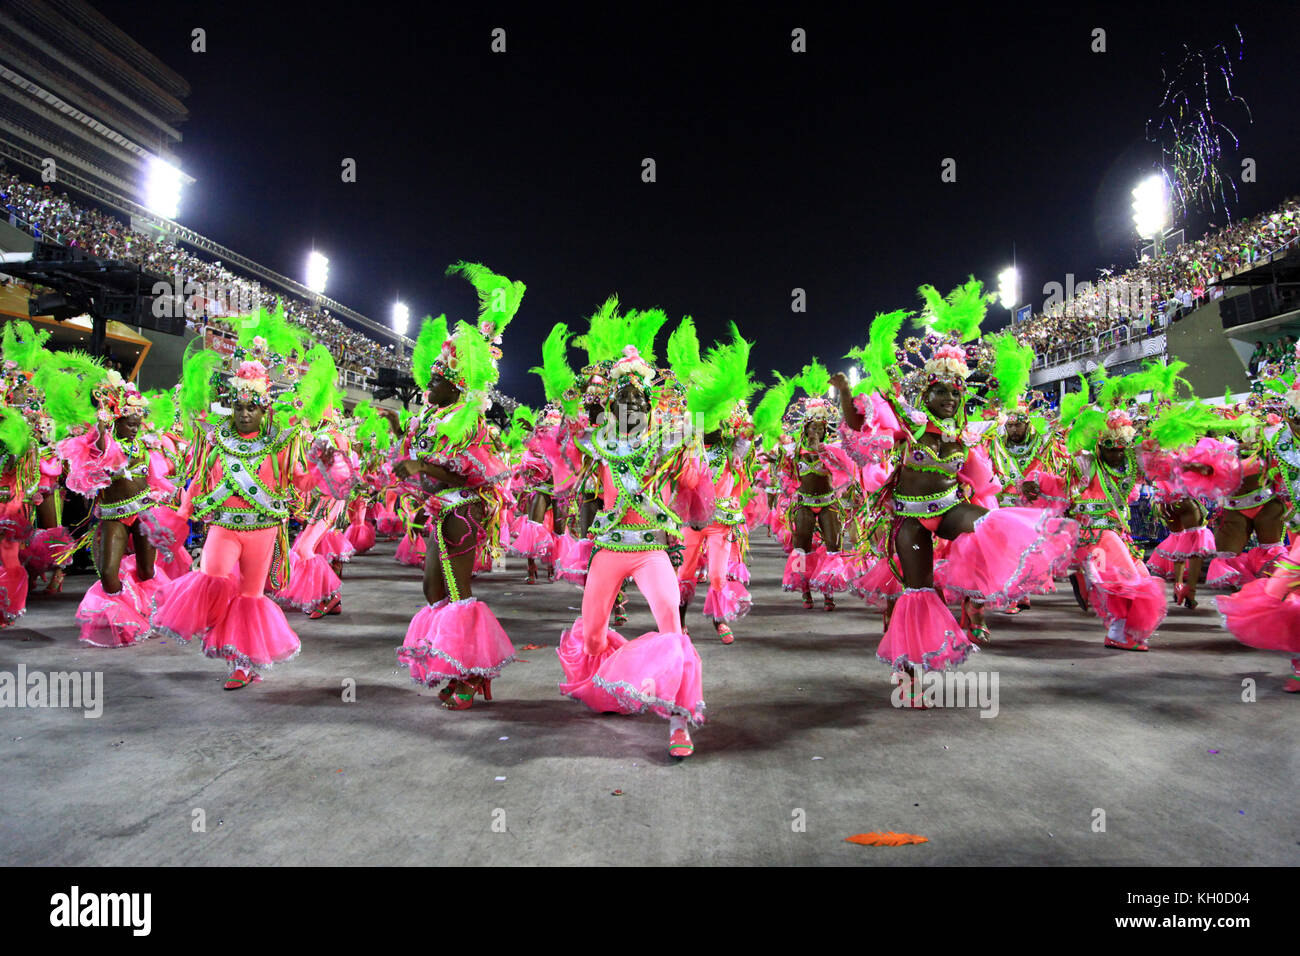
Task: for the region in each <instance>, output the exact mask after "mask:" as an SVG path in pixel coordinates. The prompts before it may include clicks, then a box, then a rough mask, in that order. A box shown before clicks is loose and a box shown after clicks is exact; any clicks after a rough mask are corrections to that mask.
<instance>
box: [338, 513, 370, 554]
mask: <svg viewBox="0 0 1300 956" xmlns="http://www.w3.org/2000/svg"><path fill="white" fill-rule="evenodd" d="M343 538H344V540H345V541H346V542H347V543H348V544H349V545H351V546H352V550H353V553H355V554H365V553H366V552H367V551H369V550H370V549H371V548H373V547H374V546H375V526H374V525H372V524H371V523H370V522H368V521H363V522H361V524H356V523H355V522H354V523H352V524H350V525H348V529H347V530H346V531H344V532H343Z"/></svg>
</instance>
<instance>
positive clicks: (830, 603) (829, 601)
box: [822, 594, 835, 611]
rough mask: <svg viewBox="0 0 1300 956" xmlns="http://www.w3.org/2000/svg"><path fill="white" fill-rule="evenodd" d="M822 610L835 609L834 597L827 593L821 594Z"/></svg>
mask: <svg viewBox="0 0 1300 956" xmlns="http://www.w3.org/2000/svg"><path fill="white" fill-rule="evenodd" d="M822 610H823V611H833V610H835V598H833V597H831V596H830V595H829V594H826V595H823V596H822Z"/></svg>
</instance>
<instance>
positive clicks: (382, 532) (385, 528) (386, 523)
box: [375, 508, 406, 538]
mask: <svg viewBox="0 0 1300 956" xmlns="http://www.w3.org/2000/svg"><path fill="white" fill-rule="evenodd" d="M405 530H406V526H405V525H404V524H402V519H401V518H400V517H399V516H398V514H397V512H396V511H391V510H389V511H385V510H384V509H382V508H381V509H380V510H379V512H378V513H377V514H376V515H375V533H376V534H378V535H379V536H380V537H381V538H396V537H398V536H400V535H401V534H402V532H403V531H405Z"/></svg>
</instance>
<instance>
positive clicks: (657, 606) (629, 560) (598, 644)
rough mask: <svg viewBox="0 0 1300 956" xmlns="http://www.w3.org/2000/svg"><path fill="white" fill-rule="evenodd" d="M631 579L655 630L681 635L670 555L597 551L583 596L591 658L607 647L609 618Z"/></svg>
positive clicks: (583, 625) (675, 586)
mask: <svg viewBox="0 0 1300 956" xmlns="http://www.w3.org/2000/svg"><path fill="white" fill-rule="evenodd" d="M629 576H631V578H632V580H633V581H635V582H636V586H637V588H638V589H640V591H641V593H642V594H644V595H645V599H646V600H647V601H649V602H650V613H651V614H653V615H654V619H655V627H656V628H657V629H658V630H660V631H663V632H667V633H677V632H680V631H681V627H682V625H681V619H680V618H679V617H678V610H677V599H678V594H677V576H676V575H675V574H673V564H672V562H671V561H669V560H668V552H667V551H605V550H601V551H597V552H596V555H595V557H593V558H592V559H591V565H590V567H588V569H587V586H586V588H584V589H583V592H582V634H583V637H584V639H585V641H586V647H587V653H588V654H599V653H600V652H601V651H603V650H604V649H605V647H606V645H607V644H608V642H607V641H606V640H605V632H606V631H607V630H609V614H610V612H611V611H612V610H614V600H615V599H616V598H617V597H618V589H619V588H620V587H622V586H623V579H624V578H626V577H629Z"/></svg>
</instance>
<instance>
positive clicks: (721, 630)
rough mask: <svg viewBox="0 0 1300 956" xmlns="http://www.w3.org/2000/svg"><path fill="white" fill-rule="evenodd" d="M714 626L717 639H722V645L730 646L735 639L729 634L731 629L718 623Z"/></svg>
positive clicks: (733, 635) (734, 636)
mask: <svg viewBox="0 0 1300 956" xmlns="http://www.w3.org/2000/svg"><path fill="white" fill-rule="evenodd" d="M714 626H715V627H716V629H717V631H718V637H720V638H722V643H723V644H730V643H731V642H732V641H734V640H735V639H736V635H735V634H732V633H731V628H729V627H727V625H725V624H723V623H721V622H719V623H718V624H716V625H714Z"/></svg>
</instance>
